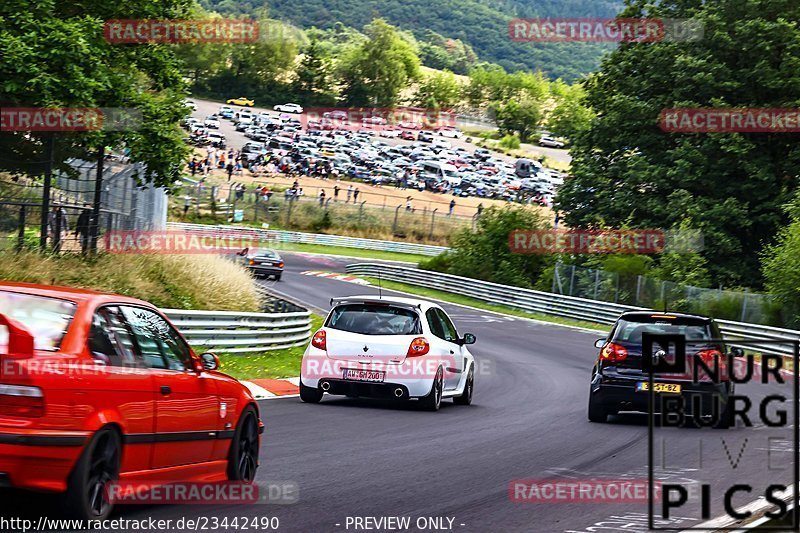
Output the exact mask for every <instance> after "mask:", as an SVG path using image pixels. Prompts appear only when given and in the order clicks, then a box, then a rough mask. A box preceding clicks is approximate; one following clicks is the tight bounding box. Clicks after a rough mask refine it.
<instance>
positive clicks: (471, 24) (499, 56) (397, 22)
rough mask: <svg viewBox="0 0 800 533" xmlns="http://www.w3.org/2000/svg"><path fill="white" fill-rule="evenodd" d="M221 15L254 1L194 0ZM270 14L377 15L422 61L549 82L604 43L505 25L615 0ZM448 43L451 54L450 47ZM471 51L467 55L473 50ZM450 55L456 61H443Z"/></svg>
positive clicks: (611, 9) (402, 1)
mask: <svg viewBox="0 0 800 533" xmlns="http://www.w3.org/2000/svg"><path fill="white" fill-rule="evenodd" d="M200 3H201V5H202V6H203V7H205V8H206V9H208V10H213V11H216V12H218V13H221V14H223V15H226V16H228V15H241V14H245V15H252V14H254V13H256V12H257V10H258V9H259V8H260V7H261V4H260V3H259V2H258V1H257V0H251V1H239V0H201V2H200ZM267 4H268V8H269V14H270V17H272V18H274V19H278V20H282V21H286V22H289V23H291V24H294V25H296V26H299V27H301V28H311V27H317V28H323V29H329V28H332V27H334V26H335V25H336V24H337V23H341V21H346V23H347V25H348V26H352V27H354V28H362V27H364V26H366V25H367V24H369V23H370V22H371V21H372V20H373V19H375V18H383V19H385V20H386V21H387V22H388V23H389V24H392V25H394V26H396V27H398V28H399V29H400V30H402V31H408V32H411V33H412V34H413V35H414V36H415V37H416V38H417V39H419V40H420V42H422V43H424V45H423V48H425V49H426V50H423V54H422V56H423V57H422V59H423V61H424V64H425V65H426V66H430V67H432V68H437V69H441V68H447V69H449V70H452V71H453V72H455V73H457V74H466V73H467V70H466V69H465V68H463V67H464V66H465V65H466V63H465V62H464V61H463V60H462V59H460V58H461V57H462V50H463V54H465V55H466V56H467V57H466V58H465V59H467V60H468V59H469V56H470V54H475V55H476V56H477V58H479V59H480V60H482V61H487V62H490V63H496V64H498V65H500V66H502V67H503V68H504V69H505V70H508V71H511V72H513V71H517V70H527V71H542V72H544V73H545V74H546V75H547V76H548V77H550V78H551V79H556V78H562V79H564V80H567V81H574V80H577V79H579V78H581V77H583V76H585V75H586V74H588V73H589V72H591V71H593V70H594V69H596V68H597V66H598V65H599V62H600V58H601V57H602V55H603V54H604V53H605V52H607V51H609V50H611V49H612V48H611V47H610V46H607V45H585V44H580V43H572V44H536V45H534V44H531V43H520V42H513V41H511V39H509V37H508V22H509V20H511V19H513V18H517V17H607V18H613V17H614V16H615V15H616V13H617V12H618V11H619V10H620V9H621V7H622V2H621V1H620V0H598V1H592V2H586V1H583V0H535V1H530V0H528V1H521V0H500V1H496V2H491V3H490V2H483V1H480V0H438V1H436V2H429V1H427V0H338V1H336V2H331V1H329V0H303V1H302V2H297V1H295V0H267ZM452 47H455V48H456V50H455V52H454V51H453V50H452ZM473 50H474V52H473ZM450 55H455V56H456V57H458V58H459V59H448V56H450Z"/></svg>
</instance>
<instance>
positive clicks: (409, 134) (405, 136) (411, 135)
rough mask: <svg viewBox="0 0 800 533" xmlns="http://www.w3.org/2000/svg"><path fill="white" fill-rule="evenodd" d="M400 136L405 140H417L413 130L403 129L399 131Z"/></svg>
mask: <svg viewBox="0 0 800 533" xmlns="http://www.w3.org/2000/svg"><path fill="white" fill-rule="evenodd" d="M400 138H401V139H405V140H407V141H415V140H417V136H416V135H414V132H413V131H408V130H403V131H401V132H400Z"/></svg>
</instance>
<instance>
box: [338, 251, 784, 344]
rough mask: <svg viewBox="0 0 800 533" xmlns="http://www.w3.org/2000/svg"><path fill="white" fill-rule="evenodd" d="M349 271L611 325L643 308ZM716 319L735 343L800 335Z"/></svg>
mask: <svg viewBox="0 0 800 533" xmlns="http://www.w3.org/2000/svg"><path fill="white" fill-rule="evenodd" d="M347 272H348V273H349V274H358V275H361V276H371V277H378V276H379V275H380V277H381V278H382V279H387V280H391V281H399V282H401V283H407V284H409V285H417V286H420V287H427V288H430V289H437V290H441V291H445V292H450V293H453V294H460V295H463V296H469V297H471V298H475V299H476V300H481V301H483V302H486V303H490V304H495V305H504V306H507V307H513V308H515V309H520V310H522V311H528V312H530V313H538V314H543V315H551V316H559V317H565V318H572V319H576V320H584V321H587V322H595V323H598V324H608V325H610V324H613V323H614V322H615V321H616V319H617V317H619V315H620V314H621V313H623V312H624V311H632V310H638V309H644V308H641V307H631V306H626V305H618V304H614V303H610V302H602V301H598V300H588V299H585V298H576V297H574V296H563V295H560V294H553V293H549V292H541V291H534V290H531V289H523V288H521V287H513V286H510V285H501V284H499V283H490V282H488V281H481V280H477V279H472V278H465V277H461V276H453V275H451V274H443V273H441V272H432V271H429V270H420V269H418V268H414V267H406V266H399V265H389V264H381V263H354V264H351V265H348V266H347ZM717 322H718V323H719V325H720V329H721V330H722V334H723V335H724V336H725V338H726V339H731V340H732V341H733V342H732V343H731V344H733V345H735V344H736V343H735V341H736V340H737V339H739V340H741V339H745V338H747V339H749V340H757V339H765V340H785V341H789V342H795V341H797V340H798V339H800V331H795V330H790V329H781V328H774V327H770V326H761V325H758V324H746V323H743V322H732V321H729V320H718V321H717ZM747 348H749V349H752V350H759V351H767V352H770V353H775V354H780V355H784V356H790V355H792V354H793V353H794V351H793V350H794V348H793V346H792V345H791V344H785V345H783V344H764V345H758V344H756V345H753V344H749V345H748V346H747Z"/></svg>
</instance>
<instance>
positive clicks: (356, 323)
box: [300, 295, 475, 411]
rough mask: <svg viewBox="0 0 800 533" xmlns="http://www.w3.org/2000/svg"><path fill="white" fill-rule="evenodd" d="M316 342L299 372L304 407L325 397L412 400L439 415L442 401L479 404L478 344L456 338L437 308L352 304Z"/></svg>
mask: <svg viewBox="0 0 800 533" xmlns="http://www.w3.org/2000/svg"><path fill="white" fill-rule="evenodd" d="M331 304H332V305H333V308H332V309H331V311H330V313H329V314H328V316H327V318H326V319H325V323H324V325H323V326H322V328H320V329H319V330H318V331H317V332H315V333H314V336H313V337H312V339H311V343H310V344H309V346H308V348H306V351H305V354H304V355H303V362H302V365H301V371H300V399H301V400H302V401H304V402H307V403H318V402H319V401H320V400H322V397H323V395H324V394H325V393H327V394H331V395H343V396H344V395H347V396H351V397H357V396H364V397H371V398H392V399H396V400H405V401H407V400H412V401H415V402H417V403H418V404H419V405H420V406H421V407H422V408H424V409H426V410H431V411H436V410H438V409H439V406H440V405H441V401H442V398H453V401H454V402H455V403H457V404H462V405H469V404H470V403H472V393H473V388H474V382H475V369H474V368H475V359H474V357H473V356H472V354H471V353H470V352H469V349H468V348H467V345H469V344H472V343H474V342H475V336H474V335H472V334H471V333H466V334H464V335H463V336H461V335H459V334H458V332H457V331H456V327H455V325H453V321H452V320H451V319H450V317H449V316H447V313H446V312H445V311H444V309H442V308H441V307H439V306H438V305H436V304H435V303H432V302H428V301H425V300H417V299H410V298H395V297H381V296H379V295H375V296H347V297H343V298H334V299H332V300H331Z"/></svg>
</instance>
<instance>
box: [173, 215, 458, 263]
mask: <svg viewBox="0 0 800 533" xmlns="http://www.w3.org/2000/svg"><path fill="white" fill-rule="evenodd" d="M167 229H168V230H183V231H187V232H198V233H202V234H203V235H214V234H215V233H218V232H225V233H226V234H227V235H230V232H232V231H233V232H236V231H241V232H249V233H255V234H257V235H258V236H259V239H261V240H263V242H264V243H265V245H267V246H269V245H270V244H274V243H293V244H321V245H325V246H341V247H344V248H360V249H362V250H380V251H383V252H397V253H404V254H414V255H430V256H434V255H439V254H440V253H442V252H444V251H446V250H447V249H448V248H447V247H445V246H432V245H429V244H414V243H408V242H398V241H380V240H377V239H362V238H358V237H343V236H341V235H324V234H321V233H303V232H300V231H283V230H269V229H260V228H248V227H244V226H229V225H210V224H186V223H180V222H170V223H168V224H167Z"/></svg>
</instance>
